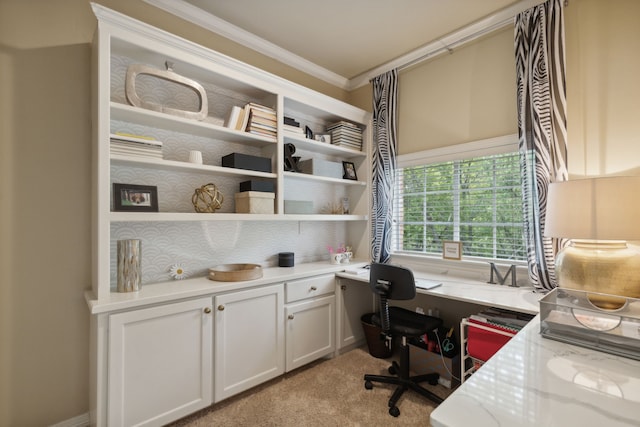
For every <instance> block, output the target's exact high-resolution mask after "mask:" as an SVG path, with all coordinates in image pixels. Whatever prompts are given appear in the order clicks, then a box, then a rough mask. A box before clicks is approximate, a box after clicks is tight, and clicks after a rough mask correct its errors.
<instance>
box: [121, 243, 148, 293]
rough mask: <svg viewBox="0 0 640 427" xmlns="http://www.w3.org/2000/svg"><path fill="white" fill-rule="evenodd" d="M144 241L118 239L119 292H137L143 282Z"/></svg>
mask: <svg viewBox="0 0 640 427" xmlns="http://www.w3.org/2000/svg"><path fill="white" fill-rule="evenodd" d="M141 261H142V242H141V241H140V240H136V239H132V240H118V283H117V286H118V287H117V290H118V292H137V291H139V290H140V287H141V284H142V268H141V265H140V264H141Z"/></svg>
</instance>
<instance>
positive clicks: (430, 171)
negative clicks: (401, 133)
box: [394, 153, 526, 261]
mask: <svg viewBox="0 0 640 427" xmlns="http://www.w3.org/2000/svg"><path fill="white" fill-rule="evenodd" d="M396 182H397V184H396V185H397V187H396V190H397V191H396V197H397V203H396V209H395V216H396V218H395V230H394V231H395V246H396V247H395V250H397V251H403V252H420V253H425V254H441V253H442V242H443V241H444V240H455V241H461V242H462V243H463V244H462V254H463V256H473V257H482V258H491V259H505V260H512V261H514V260H525V259H526V249H525V244H524V237H523V221H522V195H521V194H522V187H521V183H520V164H519V155H518V153H509V154H499V155H493V156H486V157H478V158H472V159H468V160H456V161H451V162H444V163H437V164H431V165H426V166H417V167H409V168H404V169H399V170H398V177H397V181H396Z"/></svg>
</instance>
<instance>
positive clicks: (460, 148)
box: [397, 134, 518, 168]
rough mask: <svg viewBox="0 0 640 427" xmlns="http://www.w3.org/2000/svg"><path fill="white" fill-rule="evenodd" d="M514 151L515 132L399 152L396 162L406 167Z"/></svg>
mask: <svg viewBox="0 0 640 427" xmlns="http://www.w3.org/2000/svg"><path fill="white" fill-rule="evenodd" d="M514 151H518V135H517V134H511V135H504V136H497V137H495V138H488V139H482V140H479V141H472V142H466V143H463V144H456V145H450V146H447V147H440V148H433V149H430V150H424V151H418V152H416V153H407V154H401V155H399V156H398V157H397V163H398V167H400V168H408V167H412V166H420V165H428V164H432V163H442V162H448V161H451V160H465V159H471V158H473V157H481V156H490V155H494V154H503V153H513V152H514Z"/></svg>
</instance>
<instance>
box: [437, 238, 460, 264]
mask: <svg viewBox="0 0 640 427" xmlns="http://www.w3.org/2000/svg"><path fill="white" fill-rule="evenodd" d="M442 258H443V259H452V260H456V261H460V259H462V242H457V241H453V240H445V241H443V242H442Z"/></svg>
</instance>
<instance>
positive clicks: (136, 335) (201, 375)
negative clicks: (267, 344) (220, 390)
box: [108, 298, 213, 426]
mask: <svg viewBox="0 0 640 427" xmlns="http://www.w3.org/2000/svg"><path fill="white" fill-rule="evenodd" d="M212 318H213V316H212V314H211V298H200V299H197V300H192V301H185V302H179V303H175V304H168V305H163V306H159V307H152V308H146V309H142V310H135V311H130V312H126V313H119V314H113V315H111V316H109V362H108V364H109V386H108V388H109V391H108V396H109V400H108V425H110V426H133V425H136V426H138V425H145V426H146V425H149V426H151V425H164V424H166V423H168V422H170V421H173V420H176V419H179V418H181V417H184V416H185V415H188V414H190V413H192V412H194V411H197V410H199V409H202V408H204V407H206V406H208V405H210V404H211V402H212V376H211V369H212V366H213V360H212V331H213V328H212V321H213V319H212Z"/></svg>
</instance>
